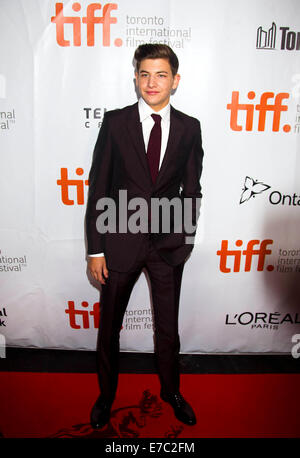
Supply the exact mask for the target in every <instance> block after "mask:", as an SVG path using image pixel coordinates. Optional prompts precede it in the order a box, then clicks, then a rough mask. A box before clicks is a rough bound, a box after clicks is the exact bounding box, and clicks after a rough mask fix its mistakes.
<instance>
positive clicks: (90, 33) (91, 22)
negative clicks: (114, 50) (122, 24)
mask: <svg viewBox="0 0 300 458" xmlns="http://www.w3.org/2000/svg"><path fill="white" fill-rule="evenodd" d="M101 9H102V16H96V15H95V12H96V11H97V10H101ZM117 9H118V5H117V4H116V3H107V4H106V5H104V6H103V8H102V5H101V3H90V4H89V5H88V6H87V10H86V16H83V17H80V16H65V14H64V4H63V3H56V4H55V16H52V17H51V22H52V23H54V24H56V41H57V43H58V44H59V46H70V40H68V39H67V38H66V35H65V25H66V24H70V25H71V28H72V32H71V33H70V32H69V35H67V37H69V36H71V37H72V38H73V45H74V46H81V35H82V29H81V23H83V24H86V44H87V46H95V25H96V24H99V26H101V25H102V44H103V46H110V30H111V24H116V23H117V18H116V17H111V12H112V10H117ZM72 10H73V11H74V12H75V13H78V12H79V11H80V10H81V4H80V3H78V2H75V3H73V4H72ZM67 28H68V27H67ZM122 44H123V41H122V39H121V38H116V39H115V40H114V45H115V46H122Z"/></svg>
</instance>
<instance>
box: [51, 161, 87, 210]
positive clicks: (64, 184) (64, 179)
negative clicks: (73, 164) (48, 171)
mask: <svg viewBox="0 0 300 458" xmlns="http://www.w3.org/2000/svg"><path fill="white" fill-rule="evenodd" d="M83 173H84V170H83V169H82V168H81V167H78V168H77V169H76V175H78V176H81V175H83ZM57 184H58V186H61V200H62V202H63V204H65V205H74V200H73V199H70V196H69V187H70V186H72V187H75V189H76V202H77V204H78V205H84V186H85V185H86V186H88V185H89V180H80V179H76V180H74V179H69V177H68V169H67V168H65V167H63V168H61V169H60V179H59V180H57Z"/></svg>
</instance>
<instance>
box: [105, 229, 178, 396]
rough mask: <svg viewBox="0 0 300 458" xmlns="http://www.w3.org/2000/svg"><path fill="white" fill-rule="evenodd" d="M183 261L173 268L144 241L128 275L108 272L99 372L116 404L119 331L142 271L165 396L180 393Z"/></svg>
mask: <svg viewBox="0 0 300 458" xmlns="http://www.w3.org/2000/svg"><path fill="white" fill-rule="evenodd" d="M183 267H184V262H183V263H181V264H179V265H177V266H171V265H169V264H167V263H166V262H165V261H164V260H163V259H162V258H161V257H160V256H159V254H158V253H157V252H156V250H155V248H154V247H153V245H152V243H151V240H150V238H149V239H146V240H145V243H144V247H143V250H142V252H141V253H140V256H139V261H138V262H137V263H136V265H135V267H134V268H133V269H131V270H130V271H129V272H116V271H112V270H109V278H108V279H106V284H105V285H102V292H101V300H100V323H99V332H98V341H97V372H98V379H99V386H100V391H101V394H102V395H103V396H104V397H105V398H106V399H107V400H108V401H109V402H113V400H114V398H115V394H116V390H117V384H118V374H119V350H120V330H121V327H122V323H123V317H124V314H125V310H126V307H127V304H128V301H129V298H130V295H131V292H132V289H133V287H134V284H135V282H136V281H137V279H138V277H139V275H140V274H141V272H142V270H143V269H145V270H146V271H147V273H148V278H149V282H150V288H151V296H152V305H153V313H154V316H153V318H154V320H153V321H154V337H155V341H154V350H155V357H156V364H157V369H158V374H159V378H160V383H161V390H162V392H164V393H170V394H172V393H176V392H178V391H179V378H180V375H179V349H180V339H179V334H178V311H179V297H180V288H181V280H182V273H183Z"/></svg>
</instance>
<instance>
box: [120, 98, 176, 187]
mask: <svg viewBox="0 0 300 458" xmlns="http://www.w3.org/2000/svg"><path fill="white" fill-rule="evenodd" d="M127 129H128V132H129V135H130V138H131V141H132V144H133V146H134V148H135V151H136V153H137V156H138V158H139V160H140V161H141V163H142V165H143V167H144V170H145V174H146V176H147V179H148V181H149V184H150V185H151V186H153V183H152V179H151V174H150V169H149V165H148V160H147V154H146V150H145V144H144V138H143V129H142V123H141V122H140V117H139V111H138V104H137V103H135V104H134V105H133V106H132V111H131V113H130V114H129V116H128V118H127ZM183 133H184V128H183V125H182V122H181V121H180V119H179V118H178V116H177V114H176V110H175V109H174V108H173V107H172V106H171V112H170V132H169V138H168V143H167V148H166V151H165V155H164V158H163V161H162V164H161V167H160V169H159V172H158V176H157V179H156V182H155V185H154V186H155V187H157V186H158V185H159V184H160V182H161V180H162V179H163V177H164V175H165V174H166V172H167V170H168V166H169V165H170V162H171V161H172V160H173V156H174V154H175V152H176V148H177V146H178V143H179V141H180V139H181V137H182V135H183Z"/></svg>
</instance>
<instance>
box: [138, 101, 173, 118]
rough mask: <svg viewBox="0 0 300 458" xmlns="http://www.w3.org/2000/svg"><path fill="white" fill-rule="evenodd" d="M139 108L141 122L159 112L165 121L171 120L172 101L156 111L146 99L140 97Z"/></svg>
mask: <svg viewBox="0 0 300 458" xmlns="http://www.w3.org/2000/svg"><path fill="white" fill-rule="evenodd" d="M138 109H139V115H140V122H143V121H145V119H147V118H148V117H149V116H151V115H152V113H154V114H159V115H160V116H161V118H162V121H163V122H166V121H169V120H170V111H171V108H170V103H168V105H166V106H165V107H164V108H162V110H160V111H154V110H153V109H152V108H151V107H150V106H149V105H148V104H147V103H146V102H145V100H144V99H143V98H142V97H140V98H139V103H138Z"/></svg>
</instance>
